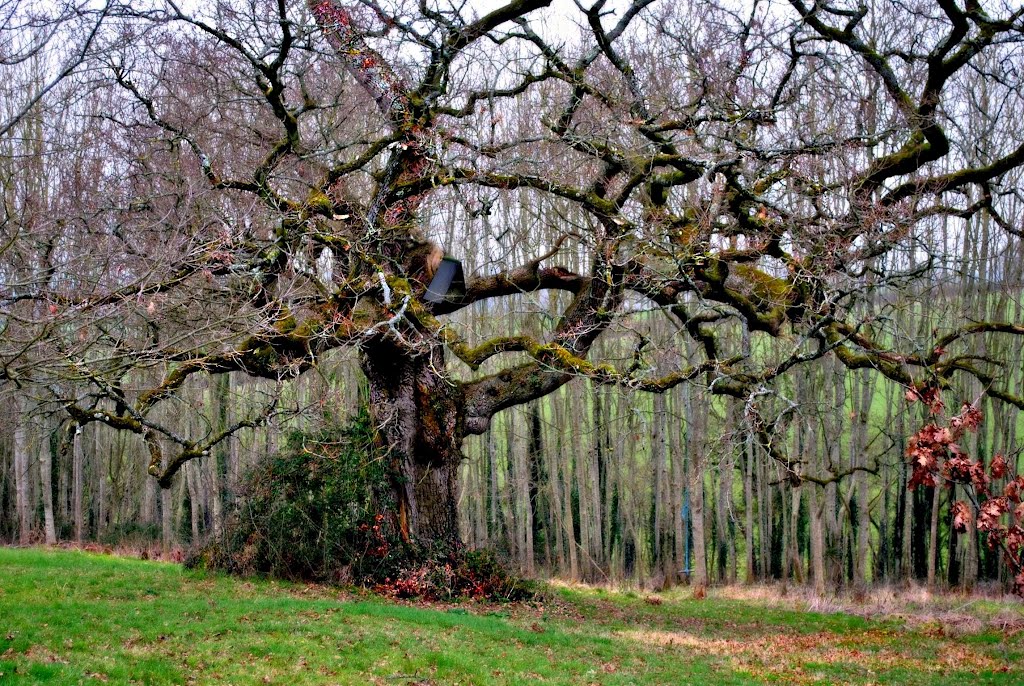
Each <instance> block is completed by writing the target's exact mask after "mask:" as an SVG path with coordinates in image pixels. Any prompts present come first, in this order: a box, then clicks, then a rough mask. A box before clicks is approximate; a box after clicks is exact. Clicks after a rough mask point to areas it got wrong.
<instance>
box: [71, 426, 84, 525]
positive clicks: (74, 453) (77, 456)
mask: <svg viewBox="0 0 1024 686" xmlns="http://www.w3.org/2000/svg"><path fill="white" fill-rule="evenodd" d="M82 430H83V429H82V427H81V426H76V427H75V434H74V437H73V438H72V445H71V509H72V511H73V516H74V520H75V542H76V543H78V544H79V545H81V543H82V538H83V536H84V535H85V531H84V529H85V513H84V511H83V509H82V508H83V502H82V501H83V493H82V491H83V490H84V488H85V454H84V453H85V451H84V448H83V447H82Z"/></svg>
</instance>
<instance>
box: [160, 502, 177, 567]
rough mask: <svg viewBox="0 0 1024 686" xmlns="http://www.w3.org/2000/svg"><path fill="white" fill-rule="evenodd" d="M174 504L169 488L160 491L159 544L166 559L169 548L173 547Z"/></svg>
mask: <svg viewBox="0 0 1024 686" xmlns="http://www.w3.org/2000/svg"><path fill="white" fill-rule="evenodd" d="M173 505H174V503H173V502H172V494H171V487H170V486H168V487H167V488H161V489H160V524H161V543H162V545H163V553H164V556H165V557H166V556H167V555H170V553H171V548H172V547H173V546H174V516H173V512H172V508H173Z"/></svg>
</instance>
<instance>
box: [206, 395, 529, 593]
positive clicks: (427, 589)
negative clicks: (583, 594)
mask: <svg viewBox="0 0 1024 686" xmlns="http://www.w3.org/2000/svg"><path fill="white" fill-rule="evenodd" d="M396 479H397V476H396V474H395V473H394V472H392V470H391V469H390V468H389V462H388V459H387V455H386V454H385V453H384V452H383V451H381V450H380V449H379V448H378V447H377V442H376V441H375V440H374V431H373V427H372V423H371V420H370V417H369V412H368V411H367V409H366V408H365V407H364V408H362V409H361V410H360V411H359V413H358V414H357V415H356V416H355V417H353V418H352V419H351V420H350V421H349V423H348V424H346V425H343V426H342V425H339V424H338V423H337V422H333V421H331V420H330V419H325V420H324V421H323V422H322V423H321V424H320V426H319V427H318V428H316V429H315V430H312V431H310V430H306V431H292V432H291V433H290V434H289V435H288V436H287V439H286V442H285V447H284V448H283V449H282V450H280V451H279V452H278V453H276V454H273V455H269V456H267V457H265V458H263V459H262V460H261V461H260V462H259V463H258V464H257V465H256V466H255V467H254V468H252V469H251V470H250V471H249V472H248V473H247V474H246V475H245V476H244V478H243V483H242V488H241V497H240V498H239V500H238V502H237V504H236V506H235V508H234V509H233V511H232V512H231V514H230V516H229V518H228V521H227V523H226V525H225V527H224V534H223V536H222V537H221V538H220V540H215V541H212V542H210V543H209V544H207V545H206V546H204V547H203V548H200V549H198V550H196V551H195V552H194V553H193V554H192V555H191V556H190V558H189V560H188V562H187V563H188V564H189V565H190V566H199V567H207V568H213V569H221V570H225V571H228V572H230V573H233V574H239V575H243V576H248V575H266V576H273V577H277V578H283V579H291V580H303V581H314V582H317V583H331V584H352V585H360V586H365V587H368V588H372V589H374V590H375V591H377V592H378V593H382V594H384V595H388V596H391V597H396V598H411V597H419V598H428V599H434V600H449V599H454V598H459V597H472V598H488V599H495V600H522V599H527V598H529V597H532V595H533V591H532V587H531V585H529V584H527V583H526V582H523V581H522V580H520V579H518V578H516V577H513V576H510V575H509V574H508V573H507V572H506V571H505V570H504V569H503V567H502V565H501V564H500V563H499V562H498V560H497V558H496V557H495V556H494V555H493V554H492V553H490V552H489V551H470V550H465V549H456V550H433V549H430V548H429V547H426V546H420V545H417V544H416V543H415V542H412V543H405V542H403V541H402V540H401V538H400V537H399V535H398V531H397V526H396V521H397V520H396V516H395V512H396V509H395V500H394V495H393V494H394V483H395V480H396Z"/></svg>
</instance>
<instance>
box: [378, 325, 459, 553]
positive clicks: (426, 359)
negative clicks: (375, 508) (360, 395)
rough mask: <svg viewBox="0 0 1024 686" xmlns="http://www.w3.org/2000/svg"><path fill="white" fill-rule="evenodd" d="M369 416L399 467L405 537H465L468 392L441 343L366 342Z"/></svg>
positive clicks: (437, 541) (447, 541) (441, 541)
mask: <svg viewBox="0 0 1024 686" xmlns="http://www.w3.org/2000/svg"><path fill="white" fill-rule="evenodd" d="M362 367H363V371H364V372H365V374H366V378H367V380H368V382H369V390H370V414H371V416H372V417H373V420H374V423H375V425H376V426H377V429H378V431H379V432H380V439H381V441H382V442H383V444H384V447H385V449H386V450H387V451H388V458H389V460H390V463H391V465H392V468H393V469H394V471H395V475H396V476H395V483H394V487H395V495H396V499H397V505H398V525H399V529H400V531H401V534H402V537H403V539H404V540H406V541H415V542H417V543H420V544H426V545H430V546H440V547H442V548H446V547H454V546H455V545H457V544H458V542H459V520H458V511H457V496H458V468H459V462H460V460H461V459H462V450H461V446H462V439H463V437H464V435H465V432H464V429H463V420H462V417H463V409H462V408H463V401H462V390H461V387H460V386H459V384H457V383H456V382H455V381H453V380H451V379H449V378H446V377H445V374H444V355H443V351H442V349H441V347H440V346H437V345H433V346H431V347H430V348H428V349H425V350H410V349H408V348H406V347H405V346H404V345H401V344H398V343H396V342H394V341H392V340H390V339H389V338H387V337H384V336H381V337H378V338H375V339H373V340H371V341H369V342H368V343H367V344H366V345H364V346H363V348H362Z"/></svg>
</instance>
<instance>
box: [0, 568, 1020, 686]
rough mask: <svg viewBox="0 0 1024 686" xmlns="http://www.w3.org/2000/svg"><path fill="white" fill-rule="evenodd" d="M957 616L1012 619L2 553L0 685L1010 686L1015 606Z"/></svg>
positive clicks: (981, 606)
mask: <svg viewBox="0 0 1024 686" xmlns="http://www.w3.org/2000/svg"><path fill="white" fill-rule="evenodd" d="M960 603H961V604H963V603H964V601H963V599H961V600H960ZM967 604H968V605H971V606H972V607H975V608H976V609H977V610H978V613H981V614H987V615H988V616H989V617H991V616H994V615H993V613H999V616H1000V617H1006V616H1009V617H1011V619H1012V618H1014V617H1016V620H1015V621H1011V622H1010V624H1009V625H1007V624H1006V622H1005V621H1004V622H1003V628H1004V629H1006V627H1007V626H1009V630H1003V631H1000V630H999V629H997V628H986V625H992V624H998V622H991V621H990V622H985V621H980V623H978V624H977V625H976V626H974V627H973V628H971V629H970V630H969V631H968V630H963V629H961V630H952V629H951V628H950V627H948V626H946V625H944V624H942V623H940V622H937V621H907V619H906V618H903V619H900V618H896V617H894V616H892V615H889V616H887V617H883V618H881V619H867V618H863V617H861V616H857V615H853V614H843V613H837V612H831V613H827V614H826V613H814V612H808V611H801V610H800V609H799V603H798V602H797V601H791V602H789V603H788V604H786V603H782V602H778V601H776V600H772V599H770V598H767V597H765V598H759V597H757V596H756V595H754V594H750V597H742V596H737V595H735V594H734V595H733V596H732V597H730V595H729V593H728V592H726V591H722V592H713V593H712V594H710V595H709V597H708V598H706V599H703V600H694V599H692V598H690V597H689V596H688V595H687V593H686V592H685V591H677V592H671V593H667V594H663V595H661V596H659V597H657V598H653V597H650V596H647V595H645V594H637V593H618V592H610V591H601V590H594V589H574V588H556V589H553V590H552V591H551V598H550V600H549V601H548V602H545V603H537V604H520V605H508V606H503V605H483V604H478V603H471V602H467V603H465V604H462V605H416V604H403V603H396V602H388V601H384V600H381V599H377V598H374V597H372V596H359V595H352V594H346V593H343V592H340V591H334V590H331V589H324V588H320V587H306V586H302V585H292V584H283V583H275V582H269V581H245V580H239V579H233V578H228V577H223V576H219V575H213V574H204V573H198V572H191V571H185V570H183V569H182V568H181V567H180V566H178V565H174V564H169V563H162V562H148V561H141V560H133V559H126V558H117V557H110V556H103V555H96V554H90V553H85V552H80V551H66V550H38V549H17V550H16V549H0V684H5V685H6V684H102V683H108V684H147V685H149V684H264V683H267V684H288V685H290V684H396V685H399V686H407V685H411V684H420V685H425V684H536V683H543V684H743V683H766V682H768V683H780V684H790V683H812V682H820V683H828V684H833V683H857V684H861V683H863V684H869V683H872V684H878V683H898V684H971V685H972V686H973V685H974V684H989V683H991V684H1021V683H1024V632H1022V631H1021V628H1022V627H1024V614H1021V610H1020V608H1019V607H1015V606H1012V605H1006V604H999V603H996V604H992V603H977V604H975V603H967ZM1007 613H1009V614H1007ZM976 614H977V613H976Z"/></svg>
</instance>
